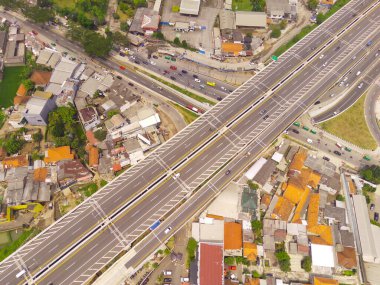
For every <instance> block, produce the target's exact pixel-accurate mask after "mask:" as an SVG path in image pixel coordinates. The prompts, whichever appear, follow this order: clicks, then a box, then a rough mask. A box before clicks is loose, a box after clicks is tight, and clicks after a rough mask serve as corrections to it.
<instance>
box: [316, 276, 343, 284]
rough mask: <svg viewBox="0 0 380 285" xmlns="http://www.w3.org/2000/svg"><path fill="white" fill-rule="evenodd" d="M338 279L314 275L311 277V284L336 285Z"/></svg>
mask: <svg viewBox="0 0 380 285" xmlns="http://www.w3.org/2000/svg"><path fill="white" fill-rule="evenodd" d="M338 284H339V282H338V280H335V279H331V278H326V277H319V276H314V278H313V285H338Z"/></svg>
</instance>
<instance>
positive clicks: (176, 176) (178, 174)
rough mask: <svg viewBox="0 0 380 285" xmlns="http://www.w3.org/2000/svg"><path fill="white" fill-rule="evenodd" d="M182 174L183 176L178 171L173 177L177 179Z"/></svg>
mask: <svg viewBox="0 0 380 285" xmlns="http://www.w3.org/2000/svg"><path fill="white" fill-rule="evenodd" d="M180 176H181V173H176V174H174V175H173V178H174V180H175V179H177V178H179V177H180Z"/></svg>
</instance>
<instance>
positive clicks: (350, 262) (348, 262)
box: [337, 247, 357, 269]
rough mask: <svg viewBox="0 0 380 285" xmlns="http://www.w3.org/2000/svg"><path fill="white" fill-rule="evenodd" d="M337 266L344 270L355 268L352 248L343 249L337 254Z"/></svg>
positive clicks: (354, 256)
mask: <svg viewBox="0 0 380 285" xmlns="http://www.w3.org/2000/svg"><path fill="white" fill-rule="evenodd" d="M337 256H338V264H339V265H340V266H342V267H344V268H347V269H352V268H354V267H356V265H357V264H356V251H355V248H353V247H344V249H343V251H342V252H337Z"/></svg>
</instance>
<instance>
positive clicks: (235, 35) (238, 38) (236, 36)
mask: <svg viewBox="0 0 380 285" xmlns="http://www.w3.org/2000/svg"><path fill="white" fill-rule="evenodd" d="M232 40H233V42H234V44H242V43H244V41H243V34H242V33H241V32H240V31H239V30H234V31H233V32H232Z"/></svg>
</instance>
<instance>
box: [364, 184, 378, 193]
mask: <svg viewBox="0 0 380 285" xmlns="http://www.w3.org/2000/svg"><path fill="white" fill-rule="evenodd" d="M362 190H363V191H365V192H371V193H374V192H376V188H375V187H372V186H371V185H369V184H364V185H363V188H362Z"/></svg>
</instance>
